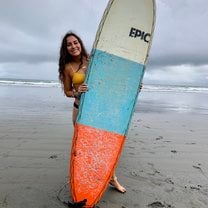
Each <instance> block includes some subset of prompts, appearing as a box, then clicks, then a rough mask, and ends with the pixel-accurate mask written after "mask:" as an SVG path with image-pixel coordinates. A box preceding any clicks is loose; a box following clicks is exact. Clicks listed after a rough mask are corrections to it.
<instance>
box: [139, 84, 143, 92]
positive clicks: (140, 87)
mask: <svg viewBox="0 0 208 208" xmlns="http://www.w3.org/2000/svg"><path fill="white" fill-rule="evenodd" d="M142 88H143V82H141V83H140V85H139V92H141V90H142Z"/></svg>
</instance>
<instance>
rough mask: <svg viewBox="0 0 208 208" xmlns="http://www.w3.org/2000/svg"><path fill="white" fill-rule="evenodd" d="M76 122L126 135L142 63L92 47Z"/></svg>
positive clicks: (138, 84)
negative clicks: (86, 89) (84, 89)
mask: <svg viewBox="0 0 208 208" xmlns="http://www.w3.org/2000/svg"><path fill="white" fill-rule="evenodd" d="M89 68H90V71H88V74H87V78H86V82H87V85H88V89H89V90H88V92H86V93H84V94H83V95H82V98H81V104H80V110H79V115H78V118H77V122H78V123H80V124H84V125H87V126H92V127H94V128H98V129H103V130H107V131H110V132H114V133H119V134H122V135H126V134H127V131H128V126H129V123H130V121H131V117H132V113H133V109H134V106H135V103H136V101H137V95H138V92H139V86H140V83H141V81H142V78H143V75H144V68H145V66H144V65H142V64H139V63H137V62H134V61H130V60H127V59H124V58H121V57H118V56H115V55H112V54H108V53H106V52H103V51H100V50H95V51H94V53H93V56H92V57H91V62H90V64H89Z"/></svg>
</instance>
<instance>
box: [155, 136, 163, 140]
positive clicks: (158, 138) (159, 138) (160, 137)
mask: <svg viewBox="0 0 208 208" xmlns="http://www.w3.org/2000/svg"><path fill="white" fill-rule="evenodd" d="M161 139H163V136H159V137H157V138H156V139H155V140H161Z"/></svg>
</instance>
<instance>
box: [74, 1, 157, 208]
mask: <svg viewBox="0 0 208 208" xmlns="http://www.w3.org/2000/svg"><path fill="white" fill-rule="evenodd" d="M154 25H155V1H154V0H128V1H127V0H110V1H109V3H108V5H107V8H106V10H105V12H104V15H103V17H102V20H101V23H100V25H99V28H98V31H97V35H96V38H95V42H94V45H93V49H92V52H91V58H90V62H89V68H88V73H87V77H86V83H87V85H88V92H86V93H84V94H83V95H82V98H81V103H80V109H79V114H78V117H77V121H76V125H75V130H74V137H73V144H72V150H71V161H70V190H71V194H72V198H73V201H74V202H79V201H82V200H84V199H86V200H87V203H86V207H94V205H95V204H96V203H97V202H98V201H99V200H100V198H101V196H102V195H103V193H104V192H105V190H106V188H107V187H108V184H109V181H110V179H111V176H112V174H113V171H114V170H115V167H116V165H117V163H118V160H119V157H120V154H121V151H122V148H123V145H124V142H125V138H126V136H127V133H128V129H129V124H130V121H131V118H132V114H133V112H134V107H135V104H136V102H137V98H138V94H139V91H140V90H139V88H140V84H141V82H142V79H143V76H144V71H145V66H146V62H147V58H148V54H149V50H150V46H151V42H152V38H153V31H154Z"/></svg>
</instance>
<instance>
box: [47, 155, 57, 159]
mask: <svg viewBox="0 0 208 208" xmlns="http://www.w3.org/2000/svg"><path fill="white" fill-rule="evenodd" d="M57 157H58V156H57V155H51V156H50V157H49V158H48V159H56V158H57Z"/></svg>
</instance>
